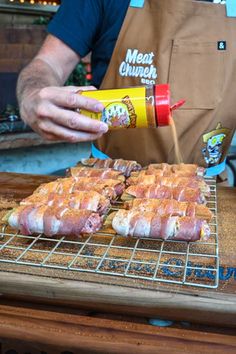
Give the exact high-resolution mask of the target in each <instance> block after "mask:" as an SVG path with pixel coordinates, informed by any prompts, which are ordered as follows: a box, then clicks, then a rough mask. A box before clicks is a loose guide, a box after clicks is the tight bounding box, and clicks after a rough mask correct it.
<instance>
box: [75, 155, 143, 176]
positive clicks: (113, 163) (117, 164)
mask: <svg viewBox="0 0 236 354" xmlns="http://www.w3.org/2000/svg"><path fill="white" fill-rule="evenodd" d="M81 163H82V165H85V166H90V167H94V168H112V169H113V170H117V171H121V172H122V173H123V174H124V176H126V177H129V176H130V174H131V172H132V171H140V170H141V168H142V167H141V165H140V164H139V163H137V162H136V161H132V160H123V159H105V160H101V159H96V158H90V159H82V160H81Z"/></svg>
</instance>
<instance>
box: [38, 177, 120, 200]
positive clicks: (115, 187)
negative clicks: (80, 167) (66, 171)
mask: <svg viewBox="0 0 236 354" xmlns="http://www.w3.org/2000/svg"><path fill="white" fill-rule="evenodd" d="M124 189H125V185H124V183H123V182H121V181H119V180H114V179H104V180H103V179H100V178H96V177H81V178H78V179H74V178H73V177H69V178H59V179H57V180H56V181H53V182H49V183H45V184H42V185H41V186H39V187H38V188H37V189H36V191H35V192H34V193H40V194H49V193H58V194H67V193H68V194H71V193H74V192H76V191H91V190H94V191H96V192H98V193H100V194H102V195H104V196H105V197H107V198H109V199H115V198H116V197H117V196H119V195H121V194H122V193H123V191H124Z"/></svg>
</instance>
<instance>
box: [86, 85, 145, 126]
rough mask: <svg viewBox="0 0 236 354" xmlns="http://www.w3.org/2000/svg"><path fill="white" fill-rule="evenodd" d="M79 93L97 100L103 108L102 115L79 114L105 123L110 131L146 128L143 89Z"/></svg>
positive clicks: (91, 113) (92, 113)
mask: <svg viewBox="0 0 236 354" xmlns="http://www.w3.org/2000/svg"><path fill="white" fill-rule="evenodd" d="M80 93H81V94H82V95H84V96H86V97H92V98H95V99H97V100H99V101H100V102H102V103H103V105H104V107H105V108H104V110H103V112H102V113H94V112H89V111H85V110H81V114H83V115H85V116H87V117H90V118H92V119H97V120H101V121H102V122H105V123H106V124H107V125H108V126H109V128H110V129H120V128H146V127H148V122H147V112H146V88H145V87H135V88H133V87H132V88H125V89H115V90H95V91H82V92H80Z"/></svg>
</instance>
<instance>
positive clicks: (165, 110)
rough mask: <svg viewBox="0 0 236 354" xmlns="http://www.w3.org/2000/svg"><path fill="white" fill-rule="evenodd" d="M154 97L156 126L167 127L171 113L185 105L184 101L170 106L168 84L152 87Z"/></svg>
mask: <svg viewBox="0 0 236 354" xmlns="http://www.w3.org/2000/svg"><path fill="white" fill-rule="evenodd" d="M154 95H155V112H156V123H157V126H164V125H169V124H170V118H171V111H172V110H174V109H177V108H179V107H180V106H182V105H183V104H184V103H185V100H181V101H178V102H177V103H176V104H174V105H173V106H171V105H170V87H169V85H168V84H163V85H154Z"/></svg>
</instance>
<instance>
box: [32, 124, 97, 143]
mask: <svg viewBox="0 0 236 354" xmlns="http://www.w3.org/2000/svg"><path fill="white" fill-rule="evenodd" d="M37 130H38V132H39V133H40V135H42V136H43V137H45V138H46V139H47V140H61V141H68V142H71V143H77V142H83V141H93V140H96V139H98V138H100V137H101V136H102V133H100V132H99V133H94V134H93V133H87V132H82V131H75V130H71V129H69V128H66V127H63V126H60V125H57V124H55V123H54V122H52V121H50V120H49V119H45V120H44V121H43V122H41V124H39V126H38V129H37Z"/></svg>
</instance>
